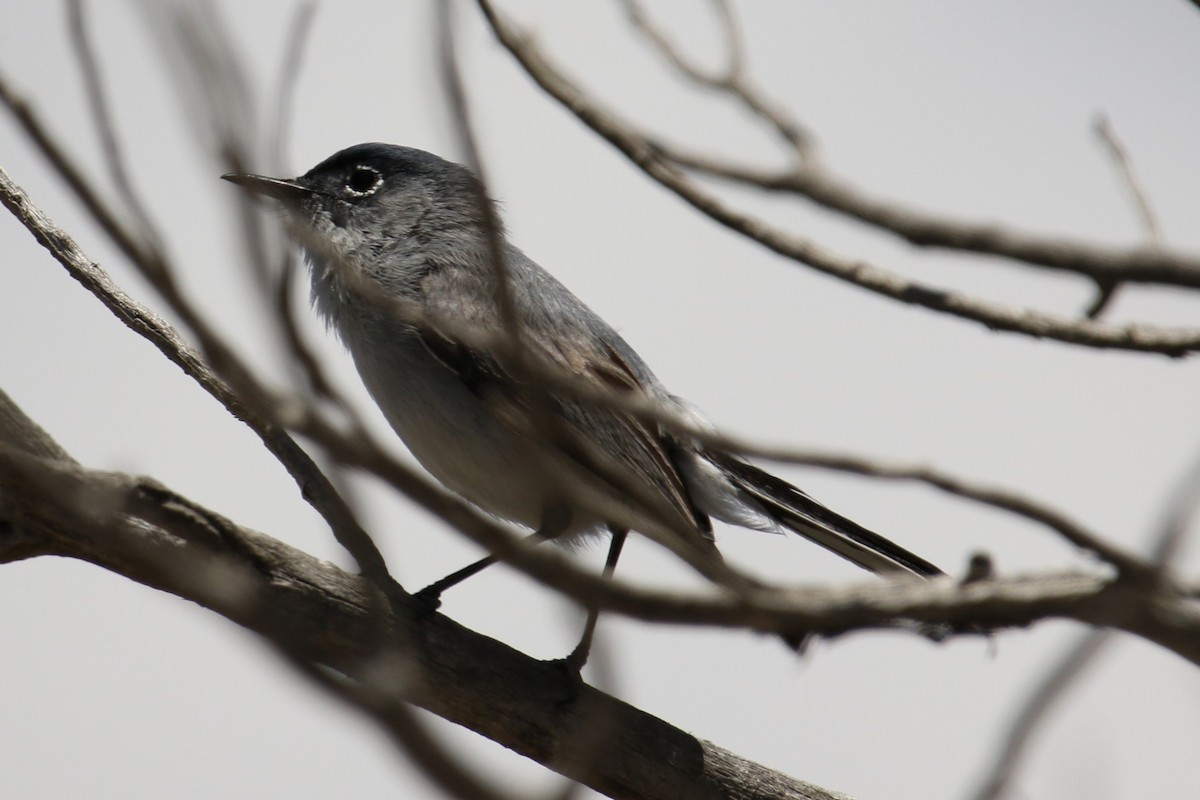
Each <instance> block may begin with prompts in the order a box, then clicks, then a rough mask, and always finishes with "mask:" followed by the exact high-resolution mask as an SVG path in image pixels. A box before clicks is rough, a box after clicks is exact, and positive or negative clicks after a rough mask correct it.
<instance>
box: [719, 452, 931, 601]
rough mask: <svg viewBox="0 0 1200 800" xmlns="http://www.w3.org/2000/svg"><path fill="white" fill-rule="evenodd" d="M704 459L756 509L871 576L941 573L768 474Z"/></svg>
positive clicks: (724, 458)
mask: <svg viewBox="0 0 1200 800" xmlns="http://www.w3.org/2000/svg"><path fill="white" fill-rule="evenodd" d="M703 458H706V459H708V460H709V461H711V462H712V463H713V465H714V466H716V467H717V468H718V469H720V470H721V472H722V473H724V475H725V477H726V479H727V480H728V481H729V482H730V483H731V484H733V486H734V487H735V488H736V489H737V490H738V492H739V493H740V494H741V495H742V496H743V497H744V498H745V499H746V500H748V501H750V502H751V503H753V505H754V506H756V507H757V508H759V509H761V510H762V511H763V512H764V513H765V514H766V515H767V516H768V517H769V518H770V519H772V520H774V521H775V522H777V523H779V524H780V525H782V526H783V527H785V528H788V529H790V530H793V531H795V532H796V533H798V534H800V535H801V536H803V537H805V538H806V539H809V540H811V541H813V542H816V543H817V544H819V545H821V547H824V548H825V549H826V550H829V551H831V552H834V553H836V554H838V555H839V556H841V557H842V558H845V559H847V560H849V561H853V562H854V563H855V564H857V565H858V566H860V567H862V568H863V569H867V570H870V571H871V572H885V573H886V572H892V573H895V572H907V573H910V574H913V575H919V576H921V577H923V578H932V577H936V576H938V575H943V574H945V573H943V572H942V571H941V570H940V569H938V568H937V567H935V566H934V565H933V564H930V563H929V562H928V561H926V560H925V559H923V558H921V557H920V556H917V555H914V554H913V553H910V552H909V551H907V550H905V549H904V548H903V547H901V546H900V545H898V544H895V543H894V542H891V541H888V540H887V539H885V538H883V537H882V536H880V535H879V534H877V533H875V532H874V531H869V530H867V529H866V528H864V527H863V526H861V525H859V524H858V523H857V522H854V521H853V520H849V519H846V518H845V517H843V516H842V515H841V514H838V513H836V512H834V511H830V510H829V509H828V508H826V507H825V506H823V505H821V504H820V503H818V502H817V501H816V500H813V499H812V498H811V497H809V496H808V495H806V494H805V493H804V492H802V491H800V490H799V489H797V488H796V487H795V486H792V485H791V484H790V483H788V482H787V481H785V480H781V479H779V478H776V477H775V476H774V475H772V474H770V473H769V472H765V471H763V470H761V469H759V468H758V467H755V466H753V465H751V464H747V463H746V462H745V461H742V460H741V459H738V458H734V457H733V456H730V455H727V454H724V453H713V452H706V453H704V454H703Z"/></svg>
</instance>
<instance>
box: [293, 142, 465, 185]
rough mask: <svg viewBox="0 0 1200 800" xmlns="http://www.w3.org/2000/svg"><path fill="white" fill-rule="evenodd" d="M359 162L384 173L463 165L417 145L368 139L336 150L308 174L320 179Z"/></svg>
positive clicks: (414, 172) (441, 171) (427, 171)
mask: <svg viewBox="0 0 1200 800" xmlns="http://www.w3.org/2000/svg"><path fill="white" fill-rule="evenodd" d="M359 166H367V167H372V168H373V169H376V170H379V172H380V173H382V174H383V175H384V177H388V176H390V175H395V174H406V175H421V174H424V175H440V174H444V173H447V172H452V171H455V170H457V169H462V167H459V166H458V165H457V164H452V163H451V162H449V161H446V160H445V159H443V158H439V157H438V156H435V155H434V154H433V153H427V152H425V151H424V150H417V149H416V148H414V147H401V146H400V145H395V144H382V143H380V142H368V143H366V144H356V145H354V146H353V147H347V148H346V149H345V150H341V151H339V152H337V153H334V154H333V155H331V156H330V157H329V158H327V159H325V160H324V161H322V162H321V163H320V164H317V165H316V166H315V167H313V168H312V169H310V170H309V171H308V173H307V174H306V175H305V176H304V177H305V178H309V179H314V178H315V179H320V178H324V177H329V176H335V175H338V176H340V175H344V174H345V173H346V172H348V171H350V170H352V169H354V168H355V167H359Z"/></svg>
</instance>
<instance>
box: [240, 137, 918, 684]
mask: <svg viewBox="0 0 1200 800" xmlns="http://www.w3.org/2000/svg"><path fill="white" fill-rule="evenodd" d="M224 177H225V178H226V179H228V180H230V181H233V182H234V183H237V184H239V185H241V186H243V187H246V188H247V189H250V190H252V191H254V192H256V193H259V194H262V195H267V196H270V197H273V198H276V199H278V200H280V201H282V202H283V205H284V206H285V207H286V208H287V209H288V210H289V211H290V212H291V214H292V216H293V219H294V221H295V222H296V223H297V226H298V229H299V238H300V240H301V244H302V245H303V247H304V249H305V251H306V254H307V257H308V258H307V260H308V263H309V267H310V270H311V275H312V295H313V300H314V303H315V305H316V308H317V310H318V312H319V313H320V314H321V315H322V316H323V317H324V318H325V320H326V321H327V322H328V323H329V325H330V326H331V327H333V328H334V329H335V330H336V331H337V333H338V335H339V336H340V338H341V339H342V341H343V342H344V343H345V345H346V347H347V348H348V349H349V351H350V353H351V355H352V356H353V358H354V363H355V365H356V366H357V368H358V372H359V374H360V375H361V376H362V379H363V382H364V383H365V384H366V387H367V389H368V390H369V391H370V393H371V396H372V397H373V398H374V400H375V402H376V403H377V404H378V405H379V407H380V409H381V410H382V411H383V413H384V416H385V417H387V420H388V422H389V423H391V425H392V427H393V428H394V429H395V431H396V433H398V434H399V435H400V438H401V439H403V440H404V443H405V444H406V445H407V446H408V448H409V450H411V451H412V454H413V455H414V456H415V457H416V458H417V460H418V461H420V462H421V464H422V465H423V466H424V467H425V468H426V469H427V470H429V472H431V473H432V474H433V475H434V476H435V477H437V478H438V480H440V481H441V482H442V483H443V484H445V485H446V486H447V487H449V488H450V489H452V490H453V491H455V492H457V493H458V494H460V495H462V496H463V497H465V498H466V499H468V500H470V501H471V502H472V503H474V504H476V505H478V506H479V507H480V508H482V509H484V510H485V511H488V512H490V513H492V514H495V515H497V516H500V517H503V518H506V519H509V520H512V521H514V522H518V523H521V524H523V525H526V526H528V527H530V528H532V529H535V530H537V531H538V532H539V533H540V534H541V535H542V536H544V537H546V538H574V537H578V536H579V535H581V534H587V533H592V532H596V533H602V532H604V531H605V529H608V530H610V531H611V532H612V534H613V540H612V546H611V549H610V552H609V559H608V562H609V563H608V567H607V569H608V570H609V571H611V569H612V567H613V566H614V565H615V562H616V558H617V555H618V553H619V552H620V547H621V544H622V542H623V541H624V537H625V532H626V531H627V530H628V529H630V528H631V527H637V525H638V522H637V520H638V519H639V514H640V515H641V518H647V519H648V517H650V516H653V517H654V518H655V519H656V521H657V523H659V524H660V527H662V528H665V529H667V530H669V531H671V532H674V534H675V535H678V536H681V537H684V538H686V539H687V540H688V543H689V545H690V546H692V547H694V548H700V549H704V548H707V549H708V550H710V551H712V552H713V553H714V554H715V548H713V547H712V544H711V543H712V541H713V534H712V526H711V523H710V522H709V518H710V517H715V518H717V519H720V520H724V521H725V522H729V523H732V524H735V525H741V526H744V527H748V528H754V529H758V530H769V531H778V530H781V529H788V530H792V531H795V532H796V533H799V534H800V535H802V536H804V537H806V538H808V539H811V540H812V541H814V542H816V543H817V544H819V545H821V546H822V547H825V548H827V549H829V550H831V551H833V552H834V553H837V554H838V555H840V556H842V557H844V558H847V559H849V560H850V561H853V562H854V563H855V564H858V565H859V566H861V567H864V568H865V569H868V570H871V571H874V572H902V573H911V574H916V575H920V576H926V577H929V576H935V575H940V574H942V573H941V571H940V570H939V569H938V568H937V567H935V566H933V565H932V564H930V563H929V562H927V561H925V560H924V559H921V558H919V557H918V556H916V555H913V554H912V553H910V552H908V551H907V550H905V549H904V548H902V547H900V546H898V545H896V544H894V543H892V542H890V541H888V540H887V539H885V538H883V537H882V536H879V535H878V534H876V533H873V532H871V531H869V530H867V529H865V528H863V527H862V526H860V525H858V524H856V523H854V522H852V521H850V520H848V519H846V518H845V517H842V516H841V515H839V514H836V513H834V512H833V511H830V510H829V509H827V508H825V507H824V506H823V505H821V504H820V503H818V502H816V501H815V500H813V499H812V498H810V497H809V496H808V495H806V494H804V493H803V492H801V491H800V490H799V489H797V488H796V487H794V486H792V485H791V484H789V483H787V482H785V481H783V480H780V479H779V478H776V477H775V476H773V475H770V474H769V473H767V472H764V471H763V470H761V469H759V468H758V467H755V466H752V465H750V464H748V463H746V462H745V461H742V460H741V459H738V458H736V457H734V456H732V455H730V454H728V453H724V452H720V451H718V450H716V449H714V448H711V447H707V446H704V445H702V444H701V443H699V442H696V441H693V440H690V439H689V438H688V437H686V436H683V435H679V434H675V433H672V432H671V431H670V430H668V429H667V428H666V426H664V425H661V424H658V423H655V422H653V421H647V420H646V419H645V418H644V416H639V415H637V414H635V413H632V411H631V410H630V409H625V410H622V409H621V408H619V407H614V406H612V405H611V404H604V403H603V402H599V401H597V399H596V398H595V397H593V398H591V399H586V398H583V397H582V396H579V395H580V393H575V392H572V391H571V390H570V387H569V386H565V385H563V384H555V383H553V382H550V383H547V384H546V385H545V386H540V388H538V389H536V390H531V389H530V388H529V385H528V384H529V383H530V380H529V376H530V375H535V376H536V374H537V372H536V368H537V367H539V366H542V367H545V368H546V369H548V370H552V371H557V372H558V373H559V374H565V375H567V376H570V377H572V378H574V379H576V380H578V381H581V382H582V383H583V385H585V386H587V385H591V386H594V387H595V388H596V389H597V391H599V390H607V391H609V392H617V393H620V394H622V395H625V396H632V397H635V398H638V399H643V400H646V401H648V402H652V403H655V404H657V405H658V406H659V407H661V408H662V409H663V410H664V411H665V412H666V413H670V414H674V415H677V416H681V417H684V418H687V419H691V420H697V419H698V416H697V414H696V412H695V411H694V410H692V409H691V408H690V407H689V406H687V405H686V404H684V403H683V402H682V401H681V400H679V399H678V398H676V397H674V396H672V395H671V394H669V393H668V392H667V390H666V389H665V388H664V387H663V385H662V384H661V383H660V382H659V381H658V379H657V378H655V376H654V374H653V373H652V372H651V371H650V369H649V368H648V367H647V366H646V364H645V363H644V362H643V361H642V359H641V358H640V357H639V356H638V354H637V353H636V352H634V350H633V349H632V348H631V347H630V346H629V345H628V344H626V343H625V340H624V339H622V338H621V337H620V336H618V335H617V333H616V332H615V331H614V330H613V329H612V328H611V327H609V326H608V324H606V323H605V322H604V320H602V319H600V318H599V317H598V316H597V315H596V314H595V313H593V312H592V311H591V309H589V308H588V307H587V306H586V305H584V304H583V303H582V302H580V301H579V300H578V299H577V298H576V297H575V295H573V294H571V292H570V291H568V290H567V289H566V287H564V286H563V285H562V284H560V283H559V282H558V281H557V280H555V279H554V278H553V277H552V276H551V275H550V274H549V273H547V272H546V271H545V270H543V269H542V268H541V267H539V266H538V265H537V264H535V263H534V262H533V261H531V260H530V259H529V258H528V257H527V256H526V255H525V254H524V253H522V252H521V251H520V250H519V249H517V248H516V247H515V246H513V245H512V244H511V243H509V242H508V241H507V239H506V238H505V237H504V234H503V231H501V230H495V229H494V227H493V226H492V225H491V224H490V222H489V220H491V219H494V216H491V215H489V213H488V209H487V207H486V205H485V202H486V201H484V200H483V199H482V195H481V188H480V184H479V182H478V180H477V179H476V178H475V176H474V174H473V173H472V172H471V171H470V170H468V169H467V168H466V167H463V166H460V165H458V164H454V163H451V162H448V161H445V160H443V159H441V158H439V157H437V156H435V155H432V154H430V153H426V152H424V151H421V150H415V149H412V148H407V147H399V146H395V145H386V144H361V145H356V146H354V147H351V148H348V149H346V150H343V151H341V152H339V153H337V154H336V155H334V156H332V157H330V158H328V159H326V160H325V161H323V162H321V163H320V164H318V165H317V166H316V167H314V168H313V169H312V170H310V171H309V172H308V173H307V174H305V175H304V176H302V177H299V178H295V179H279V178H266V177H262V176H259V175H246V174H231V175H226V176H224ZM497 257H501V258H503V262H504V263H503V266H504V270H503V273H506V275H507V285H508V289H507V291H503V290H502V286H501V284H500V283H499V276H500V275H501V274H502V272H501V270H498V269H497V267H496V263H495V262H496V258H497ZM389 301H392V302H389ZM402 303H403V304H407V307H409V308H412V309H415V310H416V312H417V314H418V315H419V317H420V319H419V320H415V319H414V317H413V315H411V314H404V313H401V311H400V309H399V305H400V304H402ZM514 317H515V320H516V323H517V324H516V325H513V324H512V321H513V318H514ZM513 328H515V329H516V331H515V333H514V332H513V330H512V329H513ZM466 333H472V334H474V336H473V337H471V336H462V335H458V334H466ZM507 336H512V337H513V338H512V339H506V338H505V337H507ZM485 337H491V339H490V341H492V342H513V341H515V343H516V345H518V346H519V347H520V348H521V350H520V353H522V354H523V355H524V358H525V359H527V362H528V363H527V366H530V367H531V369H530V370H528V371H527V372H526V374H524V375H523V374H522V371H520V370H517V369H515V368H512V362H511V361H505V359H502V358H498V357H497V356H496V355H495V353H496V352H497V351H496V350H494V349H493V350H492V351H491V352H489V350H488V349H487V348H486V347H481V346H479V343H480V342H482V341H484V340H485ZM517 365H518V366H519V365H520V361H518V362H517ZM539 416H540V417H542V420H541V421H539V419H538V417H539ZM547 422H548V423H549V425H547V424H546V423H547ZM547 428H549V429H551V430H552V431H558V432H559V433H562V434H564V435H562V436H556V435H549V436H539V433H540V432H544V431H545V430H547ZM572 470H573V471H574V472H576V473H579V474H583V475H585V476H586V477H589V478H591V479H592V480H593V481H594V482H595V483H597V484H599V485H602V486H603V487H604V488H605V489H606V491H605V492H602V493H601V494H602V495H603V497H602V498H601V499H604V498H608V501H609V502H608V504H607V505H606V504H605V503H604V502H585V501H582V500H580V499H578V493H577V492H573V491H571V490H570V489H569V487H568V488H567V489H564V488H563V485H562V483H561V482H559V481H558V480H556V477H557V476H559V475H561V474H563V473H564V472H569V471H572ZM614 496H615V497H616V498H617V501H616V502H615V503H613V502H612V498H613V497H614ZM622 497H624V498H633V499H630V501H629V502H628V503H624V502H622ZM626 506H628V508H635V509H641V511H636V510H635V511H629V510H628V508H625V507H626ZM606 508H607V509H612V511H611V513H608V512H606V510H605V509H606ZM646 509H650V511H646ZM618 511H621V512H622V513H618ZM643 532H645V531H643ZM489 562H490V559H485V560H484V561H482V562H480V563H479V565H473V566H472V567H468V568H467V569H465V570H462V571H461V572H460V573H456V574H455V575H453V576H450V577H449V578H447V579H446V580H444V581H439V582H438V583H437V584H434V586H433V587H430V590H431V591H430V590H427V596H428V595H433V597H432V598H431V599H433V600H435V601H436V594H438V593H439V592H440V591H441V589H443V588H445V587H446V586H448V585H450V584H451V583H453V582H457V580H460V579H461V578H463V577H466V575H468V574H471V573H473V572H475V571H478V568H480V566H481V565H485V564H486V563H489ZM592 626H594V615H593V617H592V618H591V619H590V620H589V626H588V631H587V632H586V633H585V642H581V649H577V651H576V653H575V654H573V656H572V658H573V660H574V661H576V663H577V665H578V664H581V663H582V659H583V658H586V644H587V641H586V640H588V639H590V636H591V628H592Z"/></svg>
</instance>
